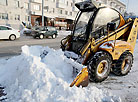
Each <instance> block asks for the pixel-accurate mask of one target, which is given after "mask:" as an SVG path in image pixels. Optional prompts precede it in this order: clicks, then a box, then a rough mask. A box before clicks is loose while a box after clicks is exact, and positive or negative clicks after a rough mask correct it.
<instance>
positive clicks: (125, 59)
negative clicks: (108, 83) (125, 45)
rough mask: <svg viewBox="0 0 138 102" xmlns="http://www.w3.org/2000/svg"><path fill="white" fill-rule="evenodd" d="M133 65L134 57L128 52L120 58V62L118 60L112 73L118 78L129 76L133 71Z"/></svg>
mask: <svg viewBox="0 0 138 102" xmlns="http://www.w3.org/2000/svg"><path fill="white" fill-rule="evenodd" d="M132 64H133V55H132V54H131V53H130V52H128V51H126V52H124V53H123V54H122V55H121V56H120V58H119V60H117V62H116V63H115V65H114V67H113V68H112V72H113V73H114V74H115V75H118V76H124V75H127V74H128V73H129V72H130V70H131V67H132Z"/></svg>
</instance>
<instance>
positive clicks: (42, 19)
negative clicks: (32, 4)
mask: <svg viewBox="0 0 138 102" xmlns="http://www.w3.org/2000/svg"><path fill="white" fill-rule="evenodd" d="M42 26H44V0H42Z"/></svg>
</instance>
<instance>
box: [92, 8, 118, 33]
mask: <svg viewBox="0 0 138 102" xmlns="http://www.w3.org/2000/svg"><path fill="white" fill-rule="evenodd" d="M109 22H115V23H116V26H118V25H119V22H120V17H119V13H118V12H117V11H115V10H113V9H110V8H103V9H101V10H99V12H98V14H97V16H96V18H95V20H94V26H93V30H94V31H95V30H96V29H98V28H100V27H101V26H106V25H107V23H109Z"/></svg>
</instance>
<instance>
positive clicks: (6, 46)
mask: <svg viewBox="0 0 138 102" xmlns="http://www.w3.org/2000/svg"><path fill="white" fill-rule="evenodd" d="M63 37H64V36H60V37H57V38H56V39H52V38H46V39H42V40H41V39H34V38H32V37H31V36H21V38H20V39H18V40H15V41H9V40H0V57H9V56H14V55H19V54H20V53H21V47H22V46H24V45H28V46H30V45H41V46H49V47H51V48H54V49H59V48H60V41H61V39H62V38H63Z"/></svg>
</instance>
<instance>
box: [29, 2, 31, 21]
mask: <svg viewBox="0 0 138 102" xmlns="http://www.w3.org/2000/svg"><path fill="white" fill-rule="evenodd" d="M29 24H31V0H29Z"/></svg>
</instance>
